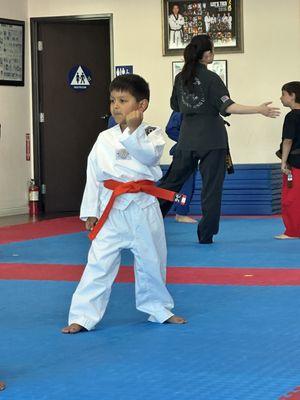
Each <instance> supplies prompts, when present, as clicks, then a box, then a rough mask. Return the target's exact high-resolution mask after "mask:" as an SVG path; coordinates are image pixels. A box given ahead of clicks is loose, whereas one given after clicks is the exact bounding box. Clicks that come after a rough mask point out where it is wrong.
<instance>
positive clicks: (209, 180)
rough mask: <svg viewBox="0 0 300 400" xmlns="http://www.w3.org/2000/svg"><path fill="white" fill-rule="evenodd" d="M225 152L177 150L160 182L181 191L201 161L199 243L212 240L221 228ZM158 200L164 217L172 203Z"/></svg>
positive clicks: (166, 186) (160, 185) (219, 150)
mask: <svg viewBox="0 0 300 400" xmlns="http://www.w3.org/2000/svg"><path fill="white" fill-rule="evenodd" d="M226 153H227V150H226V149H216V150H209V151H202V152H201V151H194V150H181V149H176V151H175V154H174V156H173V161H172V164H171V165H170V167H169V169H168V171H167V173H166V174H165V175H164V176H163V178H162V179H161V180H160V183H159V185H158V186H159V187H161V188H164V189H169V190H173V191H174V192H178V191H180V189H181V188H182V186H183V184H184V182H185V181H186V179H188V178H189V176H190V175H191V174H192V173H193V172H194V171H195V169H196V168H197V166H198V163H199V161H200V163H199V170H200V174H201V177H202V190H201V205H202V218H201V220H200V222H199V224H198V229H197V232H198V238H199V242H200V243H211V242H212V239H213V235H216V234H217V233H218V231H219V222H220V216H221V201H222V190H223V182H224V178H225V173H226ZM159 202H160V208H161V211H162V214H163V216H165V215H167V213H168V211H169V210H170V208H171V207H172V203H171V202H169V201H167V200H160V201H159Z"/></svg>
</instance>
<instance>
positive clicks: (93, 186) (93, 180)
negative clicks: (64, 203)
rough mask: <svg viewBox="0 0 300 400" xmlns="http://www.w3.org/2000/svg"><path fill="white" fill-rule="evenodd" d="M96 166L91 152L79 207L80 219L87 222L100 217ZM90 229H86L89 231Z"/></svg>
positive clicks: (93, 153)
mask: <svg viewBox="0 0 300 400" xmlns="http://www.w3.org/2000/svg"><path fill="white" fill-rule="evenodd" d="M96 171H97V164H96V159H95V150H94V148H93V150H92V151H91V153H90V155H89V157H88V162H87V171H86V184H85V189H84V193H83V198H82V202H81V207H80V219H82V220H83V221H87V220H88V219H89V218H94V219H98V218H99V215H100V200H99V197H100V192H101V189H102V185H101V183H100V182H99V180H98V179H97V173H96ZM90 228H91V227H89V228H88V227H87V229H90Z"/></svg>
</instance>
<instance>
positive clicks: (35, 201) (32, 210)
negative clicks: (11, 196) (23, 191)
mask: <svg viewBox="0 0 300 400" xmlns="http://www.w3.org/2000/svg"><path fill="white" fill-rule="evenodd" d="M28 192H29V202H28V205H29V215H30V216H31V217H35V216H37V215H38V214H39V187H38V186H37V185H36V184H35V181H34V179H31V180H30V184H29V189H28Z"/></svg>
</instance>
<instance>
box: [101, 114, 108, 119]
mask: <svg viewBox="0 0 300 400" xmlns="http://www.w3.org/2000/svg"><path fill="white" fill-rule="evenodd" d="M109 117H110V114H104V115H101V116H100V118H101V119H105V120H107V119H108V118H109Z"/></svg>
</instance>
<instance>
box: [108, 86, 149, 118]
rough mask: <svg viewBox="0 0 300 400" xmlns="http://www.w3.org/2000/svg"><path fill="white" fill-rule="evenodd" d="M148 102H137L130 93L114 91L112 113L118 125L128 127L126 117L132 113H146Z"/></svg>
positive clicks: (112, 94)
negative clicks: (145, 105) (145, 106)
mask: <svg viewBox="0 0 300 400" xmlns="http://www.w3.org/2000/svg"><path fill="white" fill-rule="evenodd" d="M145 101H147V100H141V101H137V100H136V98H135V97H133V96H132V94H130V93H129V92H121V91H117V90H112V92H111V93H110V112H111V114H112V116H113V117H114V119H115V121H116V123H117V124H120V125H121V126H126V116H127V115H128V114H129V113H131V112H132V111H136V110H140V111H142V112H144V111H145V108H144V107H143V104H144V102H145Z"/></svg>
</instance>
